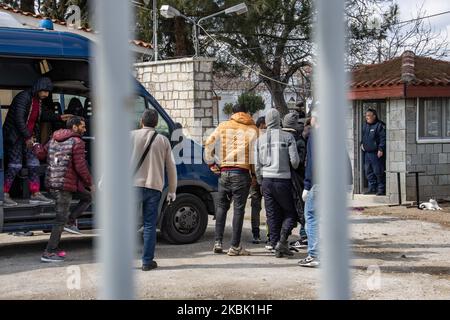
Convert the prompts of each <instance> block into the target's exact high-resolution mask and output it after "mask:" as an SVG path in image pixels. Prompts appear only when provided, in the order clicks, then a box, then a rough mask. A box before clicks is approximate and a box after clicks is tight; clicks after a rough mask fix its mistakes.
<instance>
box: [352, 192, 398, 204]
mask: <svg viewBox="0 0 450 320" xmlns="http://www.w3.org/2000/svg"><path fill="white" fill-rule="evenodd" d="M353 200H356V201H365V202H369V203H382V204H390V203H389V197H387V196H377V195H372V194H371V195H364V194H355V195H353Z"/></svg>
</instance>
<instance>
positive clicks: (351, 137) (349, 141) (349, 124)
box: [345, 102, 359, 188]
mask: <svg viewBox="0 0 450 320" xmlns="http://www.w3.org/2000/svg"><path fill="white" fill-rule="evenodd" d="M354 108H355V107H354V103H353V102H349V107H348V108H347V110H346V114H345V120H346V131H347V133H346V139H345V144H346V147H347V152H348V156H349V158H350V163H351V165H352V175H353V186H354V188H356V184H357V183H358V174H357V172H356V170H357V168H356V167H357V166H356V165H355V159H356V154H355V150H359V148H358V146H357V144H358V143H357V142H356V141H357V139H356V138H355V137H356V136H355V121H356V120H355V116H354V111H355V109H354Z"/></svg>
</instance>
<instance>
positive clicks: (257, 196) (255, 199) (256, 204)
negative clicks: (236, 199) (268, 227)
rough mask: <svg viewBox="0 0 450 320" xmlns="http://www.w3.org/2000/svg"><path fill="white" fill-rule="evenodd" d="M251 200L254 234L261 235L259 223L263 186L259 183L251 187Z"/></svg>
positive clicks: (255, 235)
mask: <svg viewBox="0 0 450 320" xmlns="http://www.w3.org/2000/svg"><path fill="white" fill-rule="evenodd" d="M250 200H251V207H252V234H253V236H254V237H259V236H260V234H259V232H260V230H259V225H260V223H261V216H260V214H261V201H262V194H261V186H260V185H259V184H257V183H256V184H254V185H252V186H251V187H250Z"/></svg>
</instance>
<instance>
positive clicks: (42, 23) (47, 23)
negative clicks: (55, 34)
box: [39, 18, 54, 30]
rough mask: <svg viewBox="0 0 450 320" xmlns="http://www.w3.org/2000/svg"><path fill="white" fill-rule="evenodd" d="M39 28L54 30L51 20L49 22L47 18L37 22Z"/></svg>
mask: <svg viewBox="0 0 450 320" xmlns="http://www.w3.org/2000/svg"><path fill="white" fill-rule="evenodd" d="M39 28H42V29H47V30H54V27H53V22H52V20H50V19H48V18H46V19H42V20H41V21H40V22H39Z"/></svg>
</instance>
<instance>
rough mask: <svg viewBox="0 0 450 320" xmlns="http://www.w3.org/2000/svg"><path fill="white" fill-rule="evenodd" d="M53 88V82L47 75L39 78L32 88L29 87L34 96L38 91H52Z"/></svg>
mask: <svg viewBox="0 0 450 320" xmlns="http://www.w3.org/2000/svg"><path fill="white" fill-rule="evenodd" d="M52 90H53V83H52V81H51V80H50V79H49V78H47V77H42V78H39V79H38V80H37V81H36V83H35V84H34V85H33V88H32V89H31V92H32V94H33V96H35V95H36V94H37V93H38V92H39V91H49V92H50V91H52Z"/></svg>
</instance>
